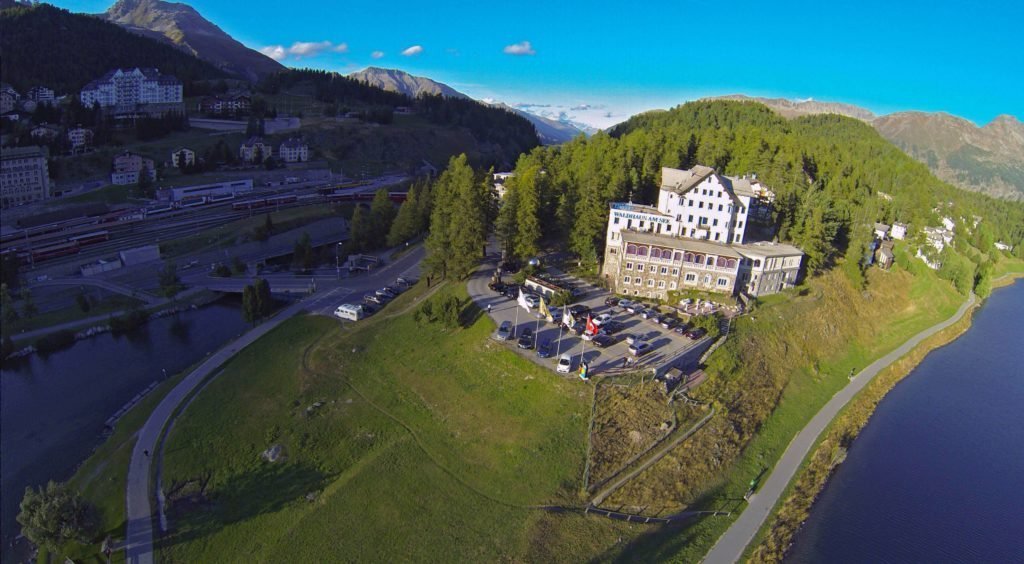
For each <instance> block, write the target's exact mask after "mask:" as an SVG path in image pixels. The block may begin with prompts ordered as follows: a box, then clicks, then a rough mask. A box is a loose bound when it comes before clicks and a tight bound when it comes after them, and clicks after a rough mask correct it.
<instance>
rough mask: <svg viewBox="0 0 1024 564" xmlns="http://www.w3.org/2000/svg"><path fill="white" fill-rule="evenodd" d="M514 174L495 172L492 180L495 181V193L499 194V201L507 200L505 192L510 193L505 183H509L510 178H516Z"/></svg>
mask: <svg viewBox="0 0 1024 564" xmlns="http://www.w3.org/2000/svg"><path fill="white" fill-rule="evenodd" d="M515 175H516V173H514V172H495V173H494V175H493V176H492V178H493V179H494V191H495V193H497V194H498V199H499V200H504V199H505V192H507V191H508V189H507V188H505V183H506V182H508V179H509V178H512V177H513V176H515Z"/></svg>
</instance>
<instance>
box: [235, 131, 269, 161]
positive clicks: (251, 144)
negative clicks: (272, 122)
mask: <svg viewBox="0 0 1024 564" xmlns="http://www.w3.org/2000/svg"><path fill="white" fill-rule="evenodd" d="M238 156H239V158H241V159H242V161H243V162H247V163H262V162H263V161H265V160H267V159H269V158H270V157H272V156H274V147H273V146H272V145H271V144H269V143H265V142H264V141H263V138H262V137H250V138H249V139H247V140H246V141H245V142H244V143H242V147H241V148H240V149H239V150H238Z"/></svg>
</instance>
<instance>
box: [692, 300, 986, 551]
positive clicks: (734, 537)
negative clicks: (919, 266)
mask: <svg viewBox="0 0 1024 564" xmlns="http://www.w3.org/2000/svg"><path fill="white" fill-rule="evenodd" d="M976 302H977V298H976V297H975V295H974V293H973V292H972V293H971V295H970V296H969V297H968V299H967V301H965V302H964V303H963V304H962V305H961V306H960V309H958V310H957V311H956V313H955V314H954V315H953V317H950V318H949V319H947V320H945V321H943V322H941V323H938V324H936V325H933V326H931V327H929V328H928V329H925V330H924V331H921V332H920V333H918V334H917V335H914V336H913V337H911V338H910V340H908V341H906V342H905V343H903V344H902V345H900V346H899V347H898V348H897V349H896V350H894V351H892V352H890V353H889V354H887V355H885V356H883V357H882V358H880V359H878V360H876V361H875V362H873V363H871V365H870V366H868V367H867V368H865V369H864V370H862V371H861V372H860V373H858V374H857V375H856V376H855V377H854V378H853V379H852V380H851V381H850V383H849V384H847V385H846V387H844V388H843V389H841V390H839V391H838V392H837V393H836V395H834V396H832V399H830V400H829V401H828V403H826V404H825V406H824V407H822V408H821V410H820V411H818V413H817V414H815V416H814V417H813V418H812V419H811V420H810V421H809V422H808V423H807V425H806V426H804V428H803V429H802V430H801V431H800V432H799V433H797V435H796V437H794V438H793V441H792V442H791V443H789V446H788V447H786V452H784V453H783V454H782V458H780V459H779V462H778V463H777V464H776V465H775V468H774V469H773V470H772V473H771V476H769V478H768V480H767V481H766V482H765V484H764V487H762V488H761V490H760V491H759V492H757V494H755V495H753V496H752V497H751V498H750V502H749V504H748V505H747V508H746V509H745V510H744V511H743V513H742V514H741V515H740V516H739V518H738V519H736V521H735V522H734V523H733V524H732V526H730V527H729V530H727V531H726V532H725V534H724V535H722V536H721V538H719V539H718V543H716V544H715V546H714V547H713V548H712V549H711V551H710V552H708V554H707V556H705V557H704V562H706V563H709V564H732V563H733V562H736V561H738V560H739V559H740V557H742V556H743V551H744V550H746V548H747V545H748V544H749V543H750V541H751V540H753V538H754V535H756V534H757V531H758V530H759V529H760V528H761V524H762V523H764V520H765V519H766V518H767V517H768V515H769V514H770V513H771V511H772V508H774V507H775V503H776V502H777V501H778V500H779V498H780V497H781V496H782V492H783V491H785V489H786V486H787V485H788V484H789V481H790V480H792V479H793V476H794V475H795V474H796V471H797V470H798V469H799V468H800V463H801V462H803V460H804V458H805V457H806V456H807V453H808V452H810V450H811V447H812V446H814V443H815V442H816V441H817V440H818V435H820V434H821V432H822V431H824V430H825V428H826V427H828V425H829V424H830V423H831V422H832V419H834V418H835V417H836V415H838V414H839V412H840V410H842V409H843V407H845V406H846V404H847V403H849V401H850V400H851V399H853V398H854V396H856V395H857V393H858V392H860V391H861V390H862V389H864V387H865V386H867V385H868V383H869V382H871V380H872V379H874V377H875V376H876V375H877V374H878V373H879V372H880V371H881V370H883V369H884V368H886V367H887V366H889V365H890V364H892V363H893V362H895V361H896V360H898V359H899V358H900V357H902V356H903V355H905V354H907V353H908V352H910V350H911V349H913V348H914V347H916V346H917V345H919V344H920V343H921V341H924V340H925V339H927V338H928V337H931V336H932V335H934V334H936V333H938V332H939V331H942V330H943V329H945V328H947V327H949V326H950V325H952V324H954V323H956V322H957V321H959V320H960V318H962V317H963V316H964V314H965V313H967V310H969V309H970V308H971V307H972V306H974V304H975V303H976Z"/></svg>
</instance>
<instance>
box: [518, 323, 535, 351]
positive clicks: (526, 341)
mask: <svg viewBox="0 0 1024 564" xmlns="http://www.w3.org/2000/svg"><path fill="white" fill-rule="evenodd" d="M519 348H521V349H532V348H533V329H530V328H529V327H527V328H526V329H523V333H522V335H520V336H519Z"/></svg>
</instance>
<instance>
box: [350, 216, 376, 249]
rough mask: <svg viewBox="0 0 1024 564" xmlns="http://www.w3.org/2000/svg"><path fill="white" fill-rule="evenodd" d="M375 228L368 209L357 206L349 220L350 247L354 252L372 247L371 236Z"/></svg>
mask: <svg viewBox="0 0 1024 564" xmlns="http://www.w3.org/2000/svg"><path fill="white" fill-rule="evenodd" d="M372 230H373V226H372V225H371V224H370V219H369V218H368V217H366V211H365V209H364V208H363V206H359V205H357V206H356V209H355V210H353V211H352V220H351V221H350V222H349V227H348V237H349V243H351V245H350V248H351V251H352V252H354V253H358V252H360V251H365V250H368V249H371V248H372V246H371V245H370V237H371V233H372Z"/></svg>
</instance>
